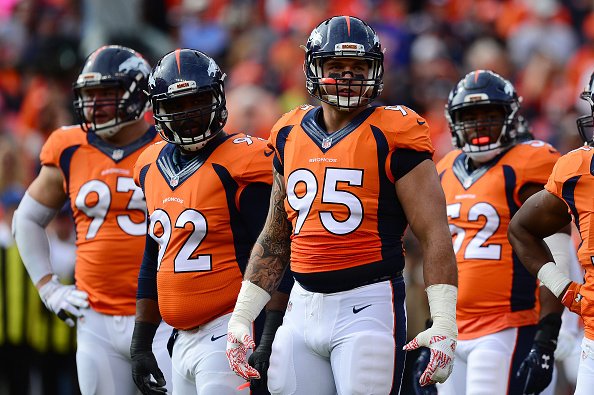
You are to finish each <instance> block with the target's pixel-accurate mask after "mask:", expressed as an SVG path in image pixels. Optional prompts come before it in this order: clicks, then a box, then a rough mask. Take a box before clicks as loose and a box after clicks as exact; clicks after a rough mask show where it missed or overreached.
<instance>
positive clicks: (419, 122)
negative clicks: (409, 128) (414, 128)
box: [417, 119, 425, 125]
mask: <svg viewBox="0 0 594 395" xmlns="http://www.w3.org/2000/svg"><path fill="white" fill-rule="evenodd" d="M417 123H418V124H419V125H424V124H425V121H419V120H418V119H417Z"/></svg>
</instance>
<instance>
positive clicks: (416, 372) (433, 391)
mask: <svg viewBox="0 0 594 395" xmlns="http://www.w3.org/2000/svg"><path fill="white" fill-rule="evenodd" d="M430 358H431V352H430V351H429V349H428V348H427V347H421V348H420V352H419V356H418V357H417V360H416V361H415V363H414V365H413V383H412V385H413V389H414V390H415V395H437V387H436V386H435V384H429V385H426V386H424V387H421V385H420V379H421V376H422V375H423V372H424V371H425V369H427V365H428V364H429V359H430Z"/></svg>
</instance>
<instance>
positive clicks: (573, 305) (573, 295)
mask: <svg viewBox="0 0 594 395" xmlns="http://www.w3.org/2000/svg"><path fill="white" fill-rule="evenodd" d="M581 288H582V284H578V283H576V282H573V281H572V282H571V284H569V288H567V291H565V293H564V294H563V297H562V298H561V303H563V305H564V306H566V307H567V308H568V309H569V311H572V312H574V313H576V314H578V315H582V303H581V302H582V294H581V293H580V289H581Z"/></svg>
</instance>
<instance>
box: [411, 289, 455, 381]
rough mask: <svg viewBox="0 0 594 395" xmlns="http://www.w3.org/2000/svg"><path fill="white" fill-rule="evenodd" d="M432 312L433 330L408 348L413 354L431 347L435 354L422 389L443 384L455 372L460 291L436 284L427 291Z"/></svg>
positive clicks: (432, 354) (427, 369)
mask: <svg viewBox="0 0 594 395" xmlns="http://www.w3.org/2000/svg"><path fill="white" fill-rule="evenodd" d="M426 291H427V296H428V299H429V308H430V310H431V318H432V320H433V326H431V328H429V329H426V330H424V331H423V332H421V333H419V334H418V335H417V337H415V338H414V339H413V340H411V341H410V342H409V343H408V344H407V345H405V346H404V350H406V351H410V350H414V349H416V348H419V347H427V348H429V351H430V352H431V356H430V359H429V363H428V364H427V368H426V369H425V371H424V372H423V374H422V375H421V377H420V378H419V384H421V386H425V385H429V384H435V383H443V382H444V381H446V379H447V378H448V377H449V376H450V374H451V373H452V369H453V368H454V352H455V351H456V340H457V338H458V327H457V325H456V299H457V296H458V289H457V288H456V287H454V286H453V285H449V284H436V285H431V286H429V287H427V289H426Z"/></svg>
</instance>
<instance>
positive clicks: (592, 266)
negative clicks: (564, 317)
mask: <svg viewBox="0 0 594 395" xmlns="http://www.w3.org/2000/svg"><path fill="white" fill-rule="evenodd" d="M545 188H546V190H547V191H549V192H550V193H552V194H553V195H555V196H557V197H558V198H560V199H562V200H563V201H564V202H565V204H567V207H568V212H569V214H571V217H572V218H573V222H574V223H575V225H576V227H577V229H578V231H579V236H580V244H579V246H578V259H579V261H580V264H581V265H582V266H583V267H584V269H585V284H584V285H583V286H582V288H581V290H580V293H581V294H582V296H583V298H582V301H581V316H582V318H583V320H584V333H585V336H586V337H587V338H588V339H591V340H594V232H590V226H591V225H592V221H594V196H593V195H594V148H592V147H589V146H584V147H580V148H578V149H576V150H573V151H571V152H569V153H567V154H566V155H563V156H562V157H561V159H559V161H557V164H556V165H555V168H554V169H553V172H552V174H551V176H550V177H549V181H548V182H547V185H546V186H545Z"/></svg>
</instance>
